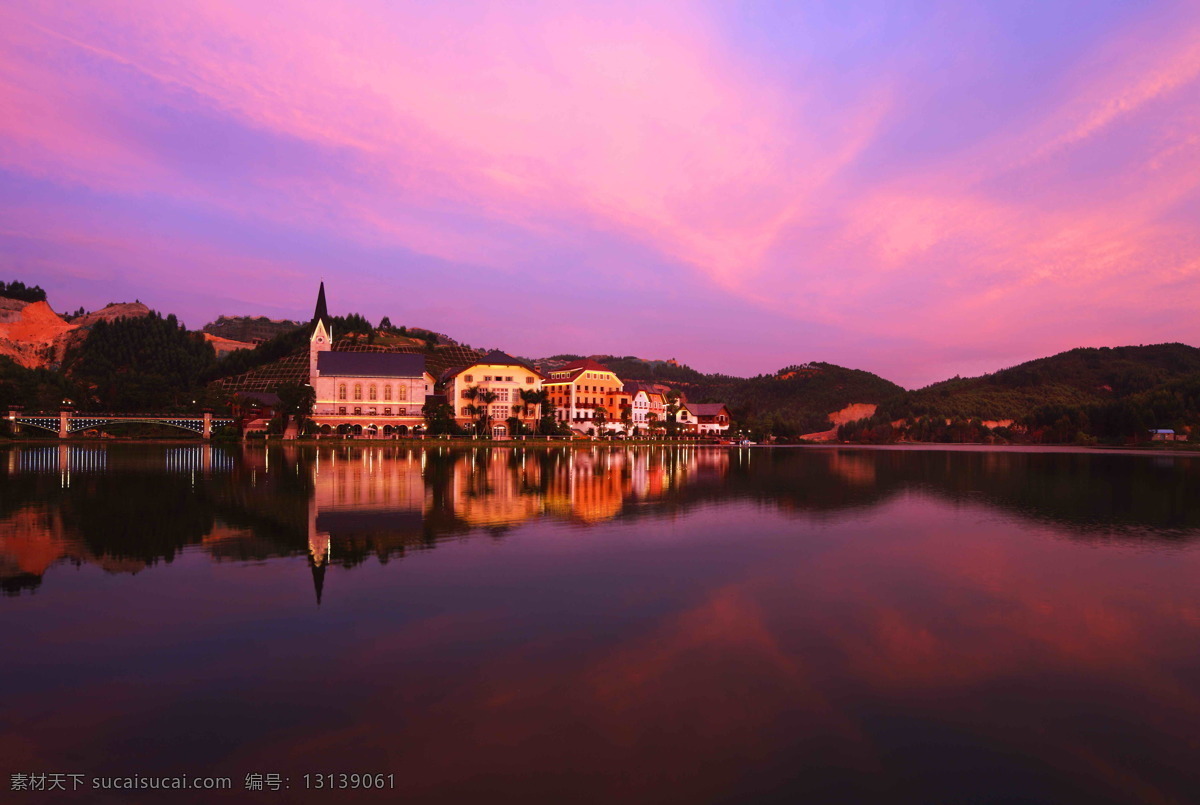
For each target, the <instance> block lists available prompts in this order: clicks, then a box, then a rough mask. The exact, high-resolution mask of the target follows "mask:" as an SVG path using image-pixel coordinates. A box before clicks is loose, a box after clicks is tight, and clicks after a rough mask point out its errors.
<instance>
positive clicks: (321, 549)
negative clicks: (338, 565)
mask: <svg viewBox="0 0 1200 805" xmlns="http://www.w3.org/2000/svg"><path fill="white" fill-rule="evenodd" d="M330 547H331V546H330V544H329V534H327V533H325V532H322V531H315V530H314V531H310V532H309V538H308V564H309V565H310V566H311V567H312V574H313V587H315V588H316V590H317V606H320V605H321V593H322V592H324V591H325V568H326V567H327V566H328V565H329V552H330Z"/></svg>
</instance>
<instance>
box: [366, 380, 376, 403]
mask: <svg viewBox="0 0 1200 805" xmlns="http://www.w3.org/2000/svg"><path fill="white" fill-rule="evenodd" d="M367 397H368V399H371V400H377V399H379V391H378V390H377V389H376V388H375V384H374V383H372V384H371V387H370V388H368V389H367Z"/></svg>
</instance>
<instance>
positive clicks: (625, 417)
mask: <svg viewBox="0 0 1200 805" xmlns="http://www.w3.org/2000/svg"><path fill="white" fill-rule="evenodd" d="M632 424H633V411H632V410H631V409H630V408H629V407H628V406H626V407H624V408H622V409H621V427H622V428H624V429H625V435H626V436H628V435H629V430H630V426H631V425H632Z"/></svg>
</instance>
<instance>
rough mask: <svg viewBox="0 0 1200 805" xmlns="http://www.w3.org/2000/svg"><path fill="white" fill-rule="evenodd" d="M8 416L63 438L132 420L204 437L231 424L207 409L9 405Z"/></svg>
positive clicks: (23, 424)
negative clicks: (50, 409)
mask: <svg viewBox="0 0 1200 805" xmlns="http://www.w3.org/2000/svg"><path fill="white" fill-rule="evenodd" d="M8 419H9V421H10V422H11V423H12V424H13V425H14V426H16V427H20V426H28V427H31V428H41V429H43V430H48V431H50V432H51V433H57V434H58V435H59V438H64V439H65V438H66V437H67V436H70V435H71V434H72V433H79V432H81V431H85V430H90V429H92V428H103V427H105V426H107V425H122V424H133V423H139V424H145V425H169V426H170V427H173V428H180V429H182V430H190V431H192V432H193V433H199V434H200V435H201V436H203V437H204V438H205V439H207V438H209V437H210V436H212V429H213V428H216V427H221V426H223V425H232V424H233V420H232V419H229V418H227V417H223V418H222V417H214V416H213V415H212V413H211V412H208V411H206V412H204V413H203V414H198V415H186V414H181V415H176V416H163V415H159V414H83V413H78V412H75V411H59V412H58V413H57V414H26V413H22V412H21V411H20V410H17V409H13V410H10V411H9V412H8Z"/></svg>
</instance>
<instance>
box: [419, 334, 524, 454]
mask: <svg viewBox="0 0 1200 805" xmlns="http://www.w3.org/2000/svg"><path fill="white" fill-rule="evenodd" d="M541 388H542V374H541V372H539V371H537V370H536V369H534V368H533V367H531V366H528V365H527V364H525V363H523V362H521V361H519V360H517V359H516V358H514V357H513V356H511V355H507V354H505V353H503V352H500V351H499V350H492V351H491V352H489V353H488V354H487V355H485V356H484V357H482V358H480V359H479V361H478V362H476V363H473V364H471V365H470V366H457V367H454V368H452V369H447V370H446V371H445V372H443V373H442V377H441V389H440V390H441V391H442V392H443V393H444V394H445V395H446V400H447V401H448V402H449V403H450V405H451V406H452V407H453V408H454V416H455V419H456V421H457V422H458V424H459V425H461V426H469V425H473V424H475V423H477V422H479V421H480V420H481V419H482V417H481V416H480V415H479V414H480V409H487V413H488V416H489V417H490V419H491V429H492V435H494V436H505V435H511V434H509V433H508V422H507V420H508V419H509V417H514V416H515V417H517V418H519V419H521V420H522V422H523V423H524V424H525V425H533V424H534V423H535V422H536V421H537V419H538V417H539V416H541V406H540V405H531V404H530V403H529V402H527V401H526V399H525V397H524V396H522V393H523V392H524V393H525V396H528V394H529V393H531V392H536V391H539V390H541Z"/></svg>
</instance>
